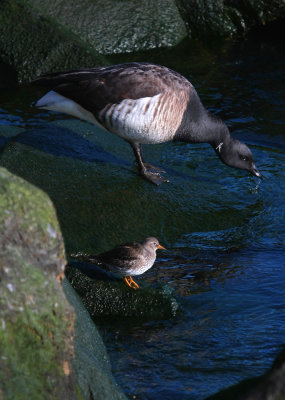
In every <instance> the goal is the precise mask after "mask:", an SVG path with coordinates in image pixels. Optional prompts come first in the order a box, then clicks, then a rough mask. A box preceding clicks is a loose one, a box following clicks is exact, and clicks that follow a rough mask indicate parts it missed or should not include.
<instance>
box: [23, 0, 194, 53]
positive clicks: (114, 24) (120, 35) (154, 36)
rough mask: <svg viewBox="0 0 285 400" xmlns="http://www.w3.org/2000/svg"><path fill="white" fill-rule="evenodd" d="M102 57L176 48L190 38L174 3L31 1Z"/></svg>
mask: <svg viewBox="0 0 285 400" xmlns="http://www.w3.org/2000/svg"><path fill="white" fill-rule="evenodd" d="M30 2H31V4H33V5H34V6H37V7H38V9H39V10H41V13H42V15H44V16H49V17H52V18H54V20H55V21H56V23H57V24H58V25H60V26H64V27H65V28H66V29H68V30H69V31H71V32H73V33H74V34H76V35H78V37H79V38H80V39H81V40H82V41H84V42H85V43H88V44H89V45H90V46H92V47H93V48H94V49H96V50H97V51H98V52H99V53H101V54H115V53H129V52H135V51H141V50H147V49H153V48H158V47H169V46H175V45H176V44H178V43H179V42H180V41H181V40H182V39H183V38H185V37H186V36H187V32H186V28H185V24H184V21H183V20H182V18H181V16H180V14H179V12H178V9H177V6H176V3H175V1H174V0H148V1H141V0H121V1H118V0H96V1H94V0H70V1H68V2H67V1H65V0H55V1H52V2H48V1H46V0H30Z"/></svg>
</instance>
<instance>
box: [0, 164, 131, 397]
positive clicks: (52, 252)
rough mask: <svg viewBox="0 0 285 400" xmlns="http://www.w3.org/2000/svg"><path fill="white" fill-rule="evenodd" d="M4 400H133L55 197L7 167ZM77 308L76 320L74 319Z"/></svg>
mask: <svg viewBox="0 0 285 400" xmlns="http://www.w3.org/2000/svg"><path fill="white" fill-rule="evenodd" d="M0 191H1V196H0V399H1V400H2V399H5V400H31V399H37V400H47V399H68V400H73V399H78V400H81V399H82V400H83V399H86V400H89V399H96V400H106V399H108V400H119V399H122V400H123V399H125V396H124V395H123V394H122V392H121V391H120V389H119V388H118V387H117V385H116V383H115V381H114V378H113V377H112V374H111V368H110V363H109V360H108V356H107V353H106V350H105V347H104V344H103V342H102V339H101V337H100V335H99V333H98V331H97V329H96V326H95V325H94V323H93V322H92V321H91V319H90V316H89V314H88V313H87V311H86V310H85V309H84V307H83V305H82V302H81V301H80V299H79V298H78V296H77V295H76V293H75V292H74V290H73V289H72V287H71V286H70V285H69V284H68V282H66V281H64V282H63V285H64V291H65V293H66V296H67V297H68V300H69V301H70V303H71V304H72V306H73V307H74V308H73V307H72V306H71V305H70V304H69V303H68V301H67V299H66V296H65V294H64V292H63V290H62V285H61V284H60V282H59V280H58V279H57V277H58V274H61V273H62V271H63V268H64V266H65V264H66V260H65V254H64V245H63V240H62V237H61V232H60V229H59V225H58V222H57V218H56V214H55V210H54V208H53V205H52V203H51V201H50V200H49V198H48V196H47V195H46V194H45V193H44V192H42V191H41V190H39V189H37V188H36V187H34V186H33V185H31V184H29V183H27V182H25V181H24V180H22V179H20V178H18V177H16V176H15V175H12V174H11V173H10V172H8V171H7V170H6V169H4V168H1V169H0ZM74 309H75V313H76V314H75V315H74Z"/></svg>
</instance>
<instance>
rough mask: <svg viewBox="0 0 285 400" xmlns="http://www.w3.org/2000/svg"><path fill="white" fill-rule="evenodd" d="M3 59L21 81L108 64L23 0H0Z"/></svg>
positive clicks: (0, 35) (0, 55) (0, 40)
mask: <svg viewBox="0 0 285 400" xmlns="http://www.w3.org/2000/svg"><path fill="white" fill-rule="evenodd" d="M47 3H50V4H52V2H47ZM1 58H2V59H3V62H5V63H6V64H9V65H11V67H12V68H13V69H14V70H15V71H16V72H17V74H18V79H19V82H23V81H28V80H30V79H32V78H34V77H35V76H37V75H40V74H42V73H46V72H51V71H59V70H68V69H75V68H82V67H94V66H96V65H103V64H108V60H107V59H106V58H105V57H103V56H101V55H99V54H98V52H96V50H95V48H94V47H92V46H90V45H89V44H88V43H85V42H83V41H82V40H81V39H80V38H79V37H78V36H77V35H76V34H74V33H72V32H71V31H69V30H67V29H65V28H64V27H63V26H60V25H59V24H57V23H56V21H54V20H53V19H52V18H49V17H48V16H43V15H42V14H41V12H40V10H37V9H36V8H35V7H33V6H32V5H31V4H30V3H29V2H27V1H20V0H2V1H1V2H0V59H1Z"/></svg>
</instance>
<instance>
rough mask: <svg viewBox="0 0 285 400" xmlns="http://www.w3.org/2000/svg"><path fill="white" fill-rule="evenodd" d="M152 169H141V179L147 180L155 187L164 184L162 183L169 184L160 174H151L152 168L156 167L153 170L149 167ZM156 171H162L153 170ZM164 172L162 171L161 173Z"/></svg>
mask: <svg viewBox="0 0 285 400" xmlns="http://www.w3.org/2000/svg"><path fill="white" fill-rule="evenodd" d="M148 165H150V164H148ZM151 167H152V168H149V169H148V168H143V169H141V170H140V175H141V176H142V177H144V178H145V179H147V180H148V181H150V182H151V183H154V184H155V185H157V186H158V185H160V184H161V183H164V182H169V180H168V179H166V178H164V177H162V176H161V175H160V174H159V172H151V170H153V169H154V168H156V167H154V168H153V166H151ZM155 170H156V171H158V170H160V171H163V170H162V169H160V168H156V169H155ZM163 172H164V171H163Z"/></svg>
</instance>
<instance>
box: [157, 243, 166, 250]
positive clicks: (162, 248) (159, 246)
mask: <svg viewBox="0 0 285 400" xmlns="http://www.w3.org/2000/svg"><path fill="white" fill-rule="evenodd" d="M157 248H158V249H159V250H166V248H165V247H163V246H161V244H159V245H158V246H157Z"/></svg>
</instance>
